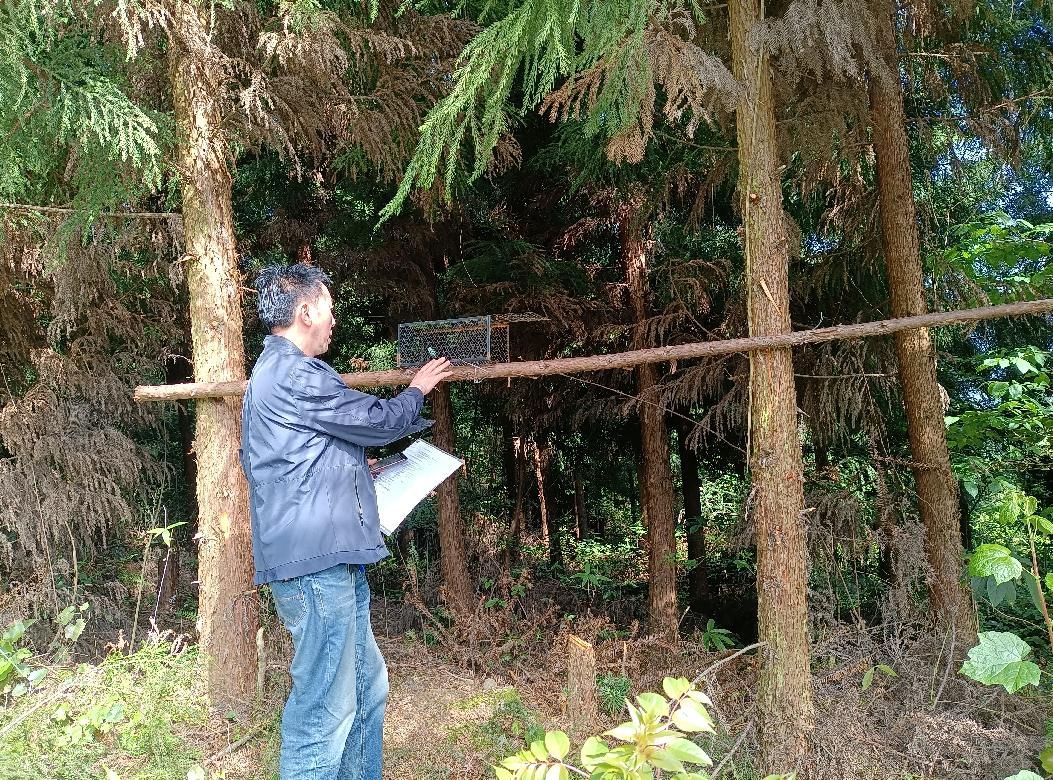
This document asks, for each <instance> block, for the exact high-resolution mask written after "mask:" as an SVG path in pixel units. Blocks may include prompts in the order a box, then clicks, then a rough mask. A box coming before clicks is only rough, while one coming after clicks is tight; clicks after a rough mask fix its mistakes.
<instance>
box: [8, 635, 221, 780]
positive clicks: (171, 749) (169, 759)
mask: <svg viewBox="0 0 1053 780" xmlns="http://www.w3.org/2000/svg"><path fill="white" fill-rule="evenodd" d="M203 679H204V675H203V674H202V673H201V669H200V668H199V659H198V656H197V653H196V652H195V651H194V650H193V649H190V650H186V651H184V652H182V653H178V654H173V653H172V651H171V648H170V647H169V646H168V645H167V644H164V643H160V644H154V645H147V646H144V647H143V648H142V649H141V650H139V651H138V652H136V653H135V654H133V655H131V656H121V655H116V654H115V655H111V656H110V657H108V658H106V659H105V660H104V661H102V662H101V663H99V664H98V665H95V666H89V665H87V664H81V665H80V666H78V667H77V668H75V669H64V670H53V671H51V673H50V674H49V675H48V676H47V677H45V678H44V680H43V681H42V683H41V684H40V685H38V686H37V687H36V688H35V689H34V690H33V691H32V692H31V693H30V694H28V695H27V696H25V697H23V698H20V699H15V700H11V701H9V702H7V706H6V707H5V708H3V709H0V734H2V738H0V777H3V778H4V779H5V780H42V779H46V780H85V778H96V777H97V778H105V779H106V780H115V778H119V779H120V780H172V779H173V778H185V777H186V775H187V772H188V771H189V770H190V769H191V767H193V766H194V765H195V764H197V763H198V762H199V761H200V760H201V754H200V748H199V747H195V746H194V735H195V732H196V731H201V730H203V729H206V728H207V725H208V721H209V714H208V708H207V707H206V704H205V699H204V690H203V685H202V680H203Z"/></svg>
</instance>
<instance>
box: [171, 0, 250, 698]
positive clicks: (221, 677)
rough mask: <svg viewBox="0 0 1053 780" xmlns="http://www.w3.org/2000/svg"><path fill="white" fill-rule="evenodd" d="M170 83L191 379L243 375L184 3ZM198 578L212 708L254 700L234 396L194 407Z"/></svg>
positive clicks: (215, 159)
mask: <svg viewBox="0 0 1053 780" xmlns="http://www.w3.org/2000/svg"><path fill="white" fill-rule="evenodd" d="M173 8H174V9H176V10H175V17H174V18H173V26H174V34H173V36H172V40H171V48H170V53H169V56H170V62H169V68H170V70H169V76H170V78H171V82H172V102H173V108H174V109H175V118H176V128H177V154H178V165H177V169H178V171H179V174H180V184H181V189H182V196H183V225H184V231H185V236H186V252H187V257H186V261H187V263H186V265H187V288H188V290H189V294H190V322H191V326H190V329H191V339H192V343H193V349H194V378H195V379H196V380H197V381H198V382H224V381H230V380H233V379H240V378H242V377H244V376H245V352H244V346H243V343H242V319H241V297H240V293H239V289H240V284H239V278H238V270H237V255H236V252H235V246H234V220H233V216H232V210H231V200H230V192H231V180H230V173H229V171H228V169H227V157H228V151H227V144H226V140H225V139H224V138H223V135H222V130H221V126H222V121H221V120H222V117H221V116H220V113H219V110H218V107H217V105H216V101H215V91H216V89H217V86H216V85H215V84H212V83H210V74H211V73H212V69H211V68H210V66H209V63H208V62H207V61H206V60H205V58H206V56H207V52H206V53H202V52H201V51H200V42H201V41H204V40H207V36H206V35H205V30H206V29H207V26H206V25H205V22H204V21H203V20H202V19H201V18H200V17H199V16H198V11H197V7H196V6H195V5H194V4H192V3H175V4H174V5H173ZM196 417H197V429H196V432H195V438H194V449H195V451H196V453H197V464H198V479H197V504H198V534H197V539H198V571H199V574H198V580H199V582H200V602H199V610H198V614H199V616H200V621H201V651H202V653H203V654H204V656H205V657H206V658H207V661H208V690H209V696H210V698H211V700H212V702H213V704H214V706H217V707H229V706H231V705H233V704H236V703H245V702H250V701H251V700H252V696H253V692H254V688H255V682H256V645H255V639H256V631H257V629H258V628H259V613H258V610H257V604H256V591H255V588H254V587H253V584H252V577H253V563H252V539H251V533H250V530H249V507H248V486H247V484H246V482H245V477H244V475H243V474H242V471H241V465H240V463H239V462H238V445H239V442H240V439H241V404H240V403H239V402H238V399H237V398H222V399H217V400H208V401H204V402H201V403H199V404H198V405H197V415H196Z"/></svg>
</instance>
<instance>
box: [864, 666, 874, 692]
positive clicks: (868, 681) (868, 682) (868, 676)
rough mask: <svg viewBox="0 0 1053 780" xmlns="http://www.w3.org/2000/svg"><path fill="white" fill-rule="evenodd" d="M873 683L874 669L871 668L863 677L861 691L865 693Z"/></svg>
mask: <svg viewBox="0 0 1053 780" xmlns="http://www.w3.org/2000/svg"><path fill="white" fill-rule="evenodd" d="M873 682H874V667H873V666H871V667H870V668H869V669H867V670H866V673H865V674H864V675H863V690H864V691H865V690H866V689H867V688H869V687H870V686H871V684H873Z"/></svg>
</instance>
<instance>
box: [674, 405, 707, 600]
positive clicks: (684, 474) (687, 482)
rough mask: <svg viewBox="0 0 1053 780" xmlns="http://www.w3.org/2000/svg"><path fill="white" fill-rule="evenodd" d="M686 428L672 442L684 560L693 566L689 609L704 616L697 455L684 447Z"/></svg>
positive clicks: (703, 549) (703, 543)
mask: <svg viewBox="0 0 1053 780" xmlns="http://www.w3.org/2000/svg"><path fill="white" fill-rule="evenodd" d="M687 437H688V425H687V424H686V423H679V424H677V426H676V443H677V450H678V453H679V455H680V484H681V487H682V490H683V493H684V518H685V522H686V524H687V557H688V559H689V560H691V561H694V563H695V565H694V566H693V567H692V569H691V571H690V573H689V574H688V593H689V598H690V604H691V610H692V611H693V612H694V613H695V614H696V615H699V616H701V615H704V614H705V613H706V606H707V603H708V601H709V571H708V569H707V567H706V528H705V525H704V524H703V522H702V495H701V493H700V492H699V489H700V485H699V481H698V456H696V455H695V451H694V450H693V449H691V448H690V447H688V446H687Z"/></svg>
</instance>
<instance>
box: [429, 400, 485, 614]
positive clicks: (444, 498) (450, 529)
mask: <svg viewBox="0 0 1053 780" xmlns="http://www.w3.org/2000/svg"><path fill="white" fill-rule="evenodd" d="M431 412H432V416H433V417H434V418H435V427H434V431H435V433H434V439H435V446H437V447H441V448H442V449H444V450H447V451H448V452H455V451H456V449H457V439H456V433H455V432H454V427H453V406H452V404H451V403H450V386H449V385H447V384H440V385H439V386H438V387H436V388H435V389H434V390H432V391H431ZM458 477H459V475H458V474H454V475H453V476H452V477H450V478H449V479H448V480H446V481H445V482H443V483H442V484H441V485H439V487H438V488H437V489H436V491H435V492H436V493H437V494H438V497H439V555H440V557H441V560H442V587H443V591H445V594H446V603H447V605H448V606H449V607H450V608H451V609H452V610H453V611H454V612H455V613H456V614H461V615H464V614H468V613H469V612H471V611H472V609H473V607H474V604H475V598H474V596H473V587H472V581H471V579H470V578H469V576H468V563H467V560H466V558H465V553H464V527H463V525H462V523H461V498H460V495H459V494H458V492H457V480H458Z"/></svg>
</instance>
